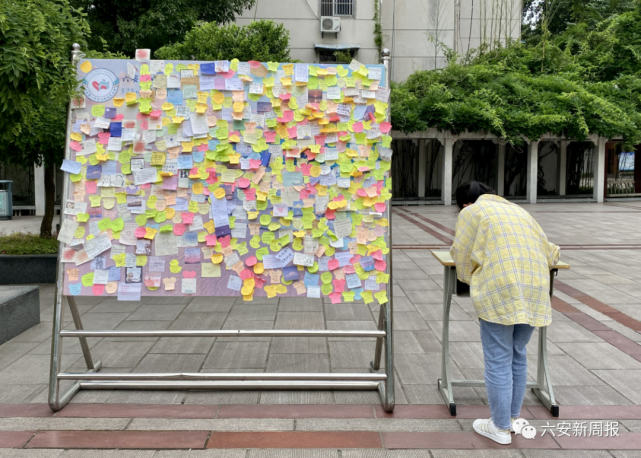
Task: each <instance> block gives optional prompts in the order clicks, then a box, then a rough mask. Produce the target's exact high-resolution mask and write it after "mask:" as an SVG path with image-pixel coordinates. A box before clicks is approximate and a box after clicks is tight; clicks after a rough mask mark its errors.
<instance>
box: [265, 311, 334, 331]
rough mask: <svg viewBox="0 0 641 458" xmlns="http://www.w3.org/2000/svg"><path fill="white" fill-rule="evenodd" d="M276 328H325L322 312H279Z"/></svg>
mask: <svg viewBox="0 0 641 458" xmlns="http://www.w3.org/2000/svg"><path fill="white" fill-rule="evenodd" d="M274 329H325V317H324V316H323V313H321V312H278V314H277V315H276V324H275V326H274Z"/></svg>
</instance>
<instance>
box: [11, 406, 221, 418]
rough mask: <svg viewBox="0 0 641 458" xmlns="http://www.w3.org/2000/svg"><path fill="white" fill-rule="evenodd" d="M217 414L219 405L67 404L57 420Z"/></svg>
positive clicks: (205, 415)
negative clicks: (66, 418) (65, 418)
mask: <svg viewBox="0 0 641 458" xmlns="http://www.w3.org/2000/svg"><path fill="white" fill-rule="evenodd" d="M47 408H49V407H48V406H47ZM0 412H1V408H0ZM217 412H218V406H217V405H213V406H210V405H203V406H194V405H192V406H185V405H145V404H67V405H66V406H65V407H64V408H63V409H62V410H60V411H59V412H57V413H56V418H60V417H81V418H100V417H102V418H110V417H111V418H215V417H216V413H217Z"/></svg>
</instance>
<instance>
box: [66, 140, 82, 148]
mask: <svg viewBox="0 0 641 458" xmlns="http://www.w3.org/2000/svg"><path fill="white" fill-rule="evenodd" d="M69 148H71V149H72V150H74V151H80V150H81V149H82V146H80V143H78V142H77V141H75V140H74V141H72V142H69Z"/></svg>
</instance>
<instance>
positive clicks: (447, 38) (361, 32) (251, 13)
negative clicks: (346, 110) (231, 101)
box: [236, 0, 521, 81]
mask: <svg viewBox="0 0 641 458" xmlns="http://www.w3.org/2000/svg"><path fill="white" fill-rule="evenodd" d="M376 1H379V0H354V8H355V16H354V17H353V18H347V17H341V32H340V33H338V34H337V35H335V34H328V33H326V34H325V37H324V38H321V32H320V19H319V18H318V16H319V13H320V9H319V2H318V1H317V0H257V3H256V5H255V6H254V8H252V9H250V10H246V11H245V12H244V13H243V14H242V16H239V17H238V18H237V19H236V23H238V24H239V25H245V24H248V23H250V22H251V21H252V20H253V19H273V20H274V21H276V22H279V23H282V24H284V25H285V27H286V28H287V29H288V30H289V31H290V46H291V55H292V57H293V58H295V59H300V60H302V61H304V62H317V54H316V52H315V50H314V45H315V44H317V43H319V44H320V43H324V44H351V45H359V46H360V49H359V51H358V53H357V55H356V59H357V60H359V61H360V62H362V63H365V64H375V63H378V62H379V56H378V50H377V49H376V45H375V43H374V21H373V20H372V18H373V17H374V5H375V3H374V2H376ZM381 3H382V5H381V24H382V28H383V36H384V47H387V48H389V49H390V50H391V51H392V62H391V69H390V73H391V76H392V80H393V81H402V80H404V79H406V78H407V77H408V76H409V75H410V74H411V73H413V72H414V71H416V70H429V69H434V68H441V67H443V66H444V65H445V63H446V61H445V57H444V55H443V52H442V51H441V50H440V48H439V46H438V45H437V44H436V43H435V41H437V42H442V43H443V44H444V45H445V46H447V47H449V48H451V49H453V50H455V51H457V52H459V53H460V54H464V53H466V52H467V51H468V50H470V49H473V48H475V47H477V46H478V45H479V44H480V43H482V42H487V43H493V42H495V41H505V37H506V35H508V36H510V37H512V38H517V37H518V36H519V35H520V33H521V29H520V27H521V1H520V0H382V2H381ZM500 18H502V19H500Z"/></svg>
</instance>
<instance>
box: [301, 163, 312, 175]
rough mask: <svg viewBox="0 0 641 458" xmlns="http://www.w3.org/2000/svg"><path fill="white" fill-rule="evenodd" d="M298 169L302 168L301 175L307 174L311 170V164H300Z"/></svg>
mask: <svg viewBox="0 0 641 458" xmlns="http://www.w3.org/2000/svg"><path fill="white" fill-rule="evenodd" d="M300 169H301V170H302V172H303V175H305V176H309V174H310V171H311V170H312V164H309V163H308V164H301V165H300Z"/></svg>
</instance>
